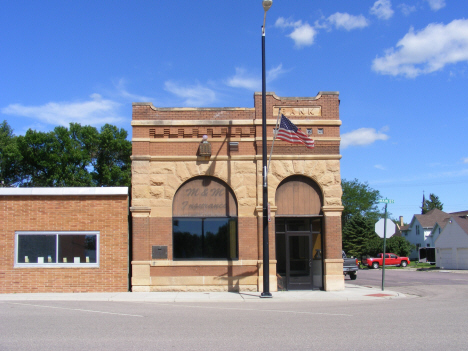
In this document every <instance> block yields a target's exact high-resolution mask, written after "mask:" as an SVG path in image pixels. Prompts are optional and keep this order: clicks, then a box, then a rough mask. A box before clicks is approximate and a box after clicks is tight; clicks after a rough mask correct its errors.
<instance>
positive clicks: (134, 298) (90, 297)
mask: <svg viewBox="0 0 468 351" xmlns="http://www.w3.org/2000/svg"><path fill="white" fill-rule="evenodd" d="M272 295H273V298H271V299H264V298H260V293H258V292H240V293H236V292H148V293H144V292H117V293H35V294H0V301H54V300H55V301H115V302H209V301H214V302H226V301H232V302H236V301H237V302H247V301H252V302H253V301H272V302H273V301H359V300H361V301H362V300H368V301H369V300H381V299H394V298H404V297H407V296H406V295H404V294H401V293H398V292H395V291H391V290H385V291H382V290H381V289H377V288H372V287H364V286H358V285H351V284H347V285H346V287H345V289H344V290H342V291H320V290H296V291H278V292H273V293H272Z"/></svg>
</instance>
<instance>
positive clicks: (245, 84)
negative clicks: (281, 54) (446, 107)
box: [226, 64, 286, 91]
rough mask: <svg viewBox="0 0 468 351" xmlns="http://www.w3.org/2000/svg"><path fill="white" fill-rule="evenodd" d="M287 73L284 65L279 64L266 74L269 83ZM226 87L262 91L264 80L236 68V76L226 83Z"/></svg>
mask: <svg viewBox="0 0 468 351" xmlns="http://www.w3.org/2000/svg"><path fill="white" fill-rule="evenodd" d="M285 72H286V71H285V70H284V69H283V65H282V64H279V65H278V66H276V67H273V68H272V69H270V70H268V71H267V72H266V80H267V82H271V81H274V80H275V79H277V78H278V77H279V76H281V75H282V74H284V73H285ZM226 85H228V86H230V87H233V88H244V89H248V90H254V91H258V90H261V89H262V79H261V78H257V77H255V76H254V75H252V74H249V73H248V72H247V71H246V70H245V69H243V68H238V67H236V74H235V75H234V76H232V77H231V78H229V79H228V80H227V81H226Z"/></svg>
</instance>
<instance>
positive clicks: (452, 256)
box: [435, 215, 468, 269]
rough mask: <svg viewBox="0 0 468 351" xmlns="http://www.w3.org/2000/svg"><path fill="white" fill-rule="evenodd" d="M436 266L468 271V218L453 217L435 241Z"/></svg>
mask: <svg viewBox="0 0 468 351" xmlns="http://www.w3.org/2000/svg"><path fill="white" fill-rule="evenodd" d="M435 248H436V265H437V267H440V268H443V269H468V217H467V216H466V215H465V216H451V217H450V218H449V219H448V221H447V222H446V224H445V226H444V227H443V228H442V230H441V232H440V234H439V235H438V237H437V239H436V240H435Z"/></svg>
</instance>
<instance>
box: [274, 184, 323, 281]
mask: <svg viewBox="0 0 468 351" xmlns="http://www.w3.org/2000/svg"><path fill="white" fill-rule="evenodd" d="M275 201H276V206H277V212H276V216H275V248H276V260H277V266H276V271H277V274H278V290H298V289H322V288H323V279H322V277H323V268H322V267H323V254H322V253H323V246H322V243H323V237H322V233H323V214H322V210H321V209H322V205H323V196H322V192H321V190H320V187H319V186H318V185H317V183H315V182H314V181H313V180H312V179H310V178H307V177H305V176H300V175H295V176H291V177H288V178H286V179H284V180H283V181H282V182H281V183H280V185H279V186H278V188H277V190H276V197H275Z"/></svg>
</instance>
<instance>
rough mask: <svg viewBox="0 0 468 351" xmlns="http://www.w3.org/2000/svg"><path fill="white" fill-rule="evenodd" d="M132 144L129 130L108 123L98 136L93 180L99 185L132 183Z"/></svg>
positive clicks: (127, 184) (125, 184) (126, 184)
mask: <svg viewBox="0 0 468 351" xmlns="http://www.w3.org/2000/svg"><path fill="white" fill-rule="evenodd" d="M131 155H132V144H131V143H130V142H129V141H128V140H127V131H126V130H124V129H118V128H117V127H115V126H112V125H110V124H106V125H105V126H103V127H102V128H101V133H100V134H99V136H98V142H97V150H96V153H95V155H94V161H93V166H94V171H93V172H92V176H93V180H94V182H95V183H96V185H97V186H104V185H108V184H112V185H114V186H130V185H131V160H130V156H131Z"/></svg>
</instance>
